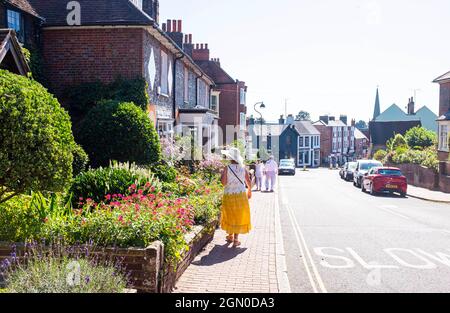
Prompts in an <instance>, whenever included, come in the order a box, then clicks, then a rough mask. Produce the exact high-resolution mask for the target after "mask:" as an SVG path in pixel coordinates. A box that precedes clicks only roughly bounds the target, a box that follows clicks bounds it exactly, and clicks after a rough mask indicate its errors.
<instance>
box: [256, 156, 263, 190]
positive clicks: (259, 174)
mask: <svg viewBox="0 0 450 313" xmlns="http://www.w3.org/2000/svg"><path fill="white" fill-rule="evenodd" d="M263 176H264V163H262V162H261V161H260V160H258V161H256V168H255V178H256V191H261V190H262V179H263Z"/></svg>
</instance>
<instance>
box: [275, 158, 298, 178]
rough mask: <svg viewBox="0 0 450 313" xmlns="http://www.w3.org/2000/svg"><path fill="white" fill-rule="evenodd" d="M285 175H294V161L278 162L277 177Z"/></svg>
mask: <svg viewBox="0 0 450 313" xmlns="http://www.w3.org/2000/svg"><path fill="white" fill-rule="evenodd" d="M285 174H288V175H295V160H290V159H284V160H280V165H279V166H278V175H285Z"/></svg>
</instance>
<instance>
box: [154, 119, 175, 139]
mask: <svg viewBox="0 0 450 313" xmlns="http://www.w3.org/2000/svg"><path fill="white" fill-rule="evenodd" d="M158 134H159V136H160V137H161V138H173V122H172V121H158Z"/></svg>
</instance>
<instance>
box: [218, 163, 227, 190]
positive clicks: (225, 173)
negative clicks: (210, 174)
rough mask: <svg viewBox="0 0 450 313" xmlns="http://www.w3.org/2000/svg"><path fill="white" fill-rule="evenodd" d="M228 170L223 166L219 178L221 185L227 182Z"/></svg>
mask: <svg viewBox="0 0 450 313" xmlns="http://www.w3.org/2000/svg"><path fill="white" fill-rule="evenodd" d="M227 172H228V171H227V168H226V167H225V168H224V169H223V170H222V177H221V178H220V180H221V182H222V185H224V186H225V185H226V184H227V182H228V175H227V174H228V173H227Z"/></svg>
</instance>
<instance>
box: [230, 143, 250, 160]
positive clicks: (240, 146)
mask: <svg viewBox="0 0 450 313" xmlns="http://www.w3.org/2000/svg"><path fill="white" fill-rule="evenodd" d="M231 146H232V147H234V148H237V149H239V152H240V153H241V156H242V157H243V158H245V155H246V153H245V141H244V140H242V139H241V140H235V141H233V143H232V144H231Z"/></svg>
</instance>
